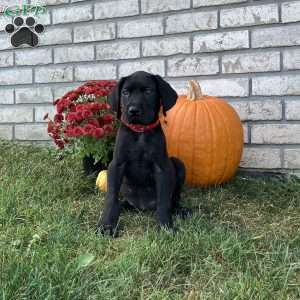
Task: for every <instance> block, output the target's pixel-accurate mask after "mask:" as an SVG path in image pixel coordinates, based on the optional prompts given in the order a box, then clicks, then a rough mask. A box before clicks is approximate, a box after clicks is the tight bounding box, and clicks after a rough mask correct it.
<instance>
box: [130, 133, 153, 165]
mask: <svg viewBox="0 0 300 300" xmlns="http://www.w3.org/2000/svg"><path fill="white" fill-rule="evenodd" d="M128 146H129V147H128V158H129V160H128V163H130V164H135V163H137V164H139V165H140V164H143V163H145V164H146V165H149V164H151V163H153V162H154V161H155V158H156V156H157V152H158V149H157V148H156V147H155V144H154V143H153V142H152V141H151V136H147V133H139V134H137V135H136V136H135V137H134V139H133V140H132V143H130V144H129V145H128ZM155 148H156V149H155Z"/></svg>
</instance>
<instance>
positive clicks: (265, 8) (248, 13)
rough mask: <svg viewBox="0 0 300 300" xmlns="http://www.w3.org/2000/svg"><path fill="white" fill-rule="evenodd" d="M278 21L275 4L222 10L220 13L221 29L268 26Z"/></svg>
mask: <svg viewBox="0 0 300 300" xmlns="http://www.w3.org/2000/svg"><path fill="white" fill-rule="evenodd" d="M278 21H279V14H278V6H277V5H276V4H270V5H259V6H246V7H239V8H230V9H222V10H221V12H220V24H221V27H237V26H251V25H259V24H270V23H276V22H278Z"/></svg>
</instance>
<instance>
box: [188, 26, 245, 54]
mask: <svg viewBox="0 0 300 300" xmlns="http://www.w3.org/2000/svg"><path fill="white" fill-rule="evenodd" d="M245 48H249V35H248V31H246V30H245V31H232V32H218V33H208V34H199V35H196V36H195V37H194V40H193V49H194V53H197V52H214V51H223V50H231V49H245Z"/></svg>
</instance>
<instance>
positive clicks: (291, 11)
mask: <svg viewBox="0 0 300 300" xmlns="http://www.w3.org/2000/svg"><path fill="white" fill-rule="evenodd" d="M281 19H282V22H283V23H288V22H298V21H300V2H299V1H292V2H285V3H282V5H281Z"/></svg>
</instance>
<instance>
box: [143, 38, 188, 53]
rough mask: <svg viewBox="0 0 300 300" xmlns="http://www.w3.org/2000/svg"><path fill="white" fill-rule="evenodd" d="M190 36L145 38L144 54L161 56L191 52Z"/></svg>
mask: <svg viewBox="0 0 300 300" xmlns="http://www.w3.org/2000/svg"><path fill="white" fill-rule="evenodd" d="M190 51H191V46H190V39H189V37H174V38H173V37H172V38H164V39H151V40H145V41H143V44H142V53H143V56H160V55H173V54H180V53H181V54H186V53H190Z"/></svg>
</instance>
